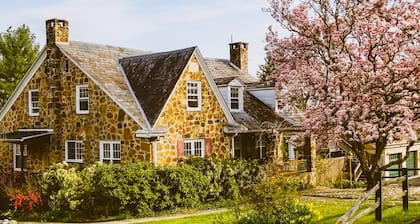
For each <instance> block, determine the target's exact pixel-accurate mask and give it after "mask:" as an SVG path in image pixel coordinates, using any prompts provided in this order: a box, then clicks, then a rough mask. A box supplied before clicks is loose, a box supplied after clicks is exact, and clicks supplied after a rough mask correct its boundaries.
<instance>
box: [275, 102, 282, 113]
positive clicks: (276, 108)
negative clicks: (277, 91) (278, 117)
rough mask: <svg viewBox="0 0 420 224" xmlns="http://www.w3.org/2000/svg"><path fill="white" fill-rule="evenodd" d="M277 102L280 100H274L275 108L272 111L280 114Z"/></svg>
mask: <svg viewBox="0 0 420 224" xmlns="http://www.w3.org/2000/svg"><path fill="white" fill-rule="evenodd" d="M279 101H280V100H278V99H276V102H275V108H274V110H275V111H276V112H277V113H280V112H281V109H280V108H279V106H280V103H279Z"/></svg>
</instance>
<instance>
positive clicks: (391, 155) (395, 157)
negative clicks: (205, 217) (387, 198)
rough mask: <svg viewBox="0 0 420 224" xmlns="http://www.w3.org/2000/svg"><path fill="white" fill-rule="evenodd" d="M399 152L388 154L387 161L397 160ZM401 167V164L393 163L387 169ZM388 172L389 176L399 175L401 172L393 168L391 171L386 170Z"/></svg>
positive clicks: (399, 155) (399, 156)
mask: <svg viewBox="0 0 420 224" xmlns="http://www.w3.org/2000/svg"><path fill="white" fill-rule="evenodd" d="M401 156H402V155H401V153H395V154H390V155H389V159H388V162H394V161H397V160H399V159H400V158H401ZM400 168H401V164H394V165H392V166H390V167H389V169H400ZM388 172H389V175H388V176H389V177H399V176H401V172H400V171H398V170H393V171H388Z"/></svg>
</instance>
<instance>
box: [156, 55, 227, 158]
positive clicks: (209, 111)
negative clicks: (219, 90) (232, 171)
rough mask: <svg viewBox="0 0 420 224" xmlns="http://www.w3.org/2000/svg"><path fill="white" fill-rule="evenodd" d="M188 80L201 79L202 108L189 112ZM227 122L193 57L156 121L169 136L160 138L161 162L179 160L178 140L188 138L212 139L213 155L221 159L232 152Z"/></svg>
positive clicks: (159, 153)
mask: <svg viewBox="0 0 420 224" xmlns="http://www.w3.org/2000/svg"><path fill="white" fill-rule="evenodd" d="M187 80H200V81H201V95H202V105H201V110H200V111H187V95H186V89H187V87H186V86H187ZM226 123H227V118H226V117H225V115H224V113H223V111H222V108H221V106H220V105H219V103H218V101H217V99H216V96H215V95H214V93H213V91H212V90H211V88H210V85H209V83H208V82H207V80H206V77H205V76H204V74H203V70H202V68H201V67H200V65H199V64H198V62H197V59H196V58H194V57H193V58H191V60H190V62H189V63H188V65H187V68H186V69H185V71H184V74H182V75H181V77H180V80H178V84H177V86H176V87H175V90H174V92H173V93H172V96H171V98H170V99H169V101H168V102H167V103H166V105H165V107H164V108H163V110H162V113H161V116H160V117H159V119H158V120H157V121H156V125H157V126H161V127H164V128H165V129H166V130H167V131H168V136H165V137H161V138H160V139H159V141H158V143H157V150H156V151H157V154H158V161H157V162H158V163H159V164H174V163H176V162H177V157H178V155H177V148H176V147H177V141H179V140H184V139H185V140H186V139H211V140H212V154H214V155H216V156H217V157H218V158H227V157H229V155H230V154H229V153H230V144H231V140H232V136H229V135H226V134H225V133H224V132H223V125H224V124H226Z"/></svg>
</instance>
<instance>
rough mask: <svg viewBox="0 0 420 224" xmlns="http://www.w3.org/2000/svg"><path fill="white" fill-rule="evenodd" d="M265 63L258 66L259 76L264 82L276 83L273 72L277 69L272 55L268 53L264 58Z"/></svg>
mask: <svg viewBox="0 0 420 224" xmlns="http://www.w3.org/2000/svg"><path fill="white" fill-rule="evenodd" d="M264 62H265V64H263V65H260V66H259V67H258V72H257V77H258V79H259V80H260V82H262V83H267V84H269V85H271V84H273V83H274V78H273V73H274V71H275V66H274V64H273V63H272V62H271V56H270V54H269V53H268V54H267V56H266V57H265V58H264Z"/></svg>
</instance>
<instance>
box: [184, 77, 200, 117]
mask: <svg viewBox="0 0 420 224" xmlns="http://www.w3.org/2000/svg"><path fill="white" fill-rule="evenodd" d="M190 83H191V84H197V93H196V94H193V93H189V91H188V90H190V89H192V88H190V87H188V84H190ZM186 91H187V111H200V110H201V101H202V96H201V81H197V80H188V81H187V86H186ZM190 96H197V107H190V106H189V104H188V102H190V100H189V99H188V98H189V97H190Z"/></svg>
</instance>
